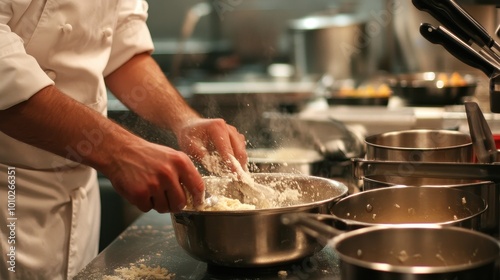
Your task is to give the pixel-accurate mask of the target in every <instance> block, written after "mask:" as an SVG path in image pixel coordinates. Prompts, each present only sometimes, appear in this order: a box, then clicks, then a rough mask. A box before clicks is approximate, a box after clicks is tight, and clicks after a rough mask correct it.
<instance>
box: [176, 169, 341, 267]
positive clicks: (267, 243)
mask: <svg viewBox="0 0 500 280" xmlns="http://www.w3.org/2000/svg"><path fill="white" fill-rule="evenodd" d="M252 177H253V178H254V179H255V181H256V182H258V183H262V184H267V185H270V184H269V182H278V184H275V185H276V188H278V189H280V188H287V187H288V188H297V187H299V188H300V189H301V191H302V197H301V202H300V203H298V204H295V205H292V206H288V207H280V208H269V209H258V210H244V211H203V212H199V211H182V212H180V213H176V214H172V223H173V227H174V232H175V237H176V240H177V242H178V243H179V245H180V246H181V247H182V248H183V249H184V250H185V251H186V252H187V253H188V254H189V255H191V256H192V257H193V258H195V259H197V260H200V261H203V262H206V263H209V264H215V265H219V266H227V267H254V266H268V265H276V264H282V263H286V262H292V261H295V260H298V259H302V258H304V257H306V256H310V255H312V254H313V253H315V252H317V251H318V250H320V249H321V248H323V247H324V245H321V244H319V243H318V241H317V240H316V239H314V238H312V237H310V236H307V235H305V234H304V233H303V232H302V231H300V230H298V229H293V228H290V227H288V226H286V225H283V224H282V223H281V222H280V218H281V215H282V214H285V213H324V214H326V213H328V211H329V209H330V208H331V206H332V204H333V203H335V202H336V201H337V200H339V199H340V198H342V197H344V196H346V195H347V187H346V186H345V185H344V184H342V183H339V182H337V181H334V180H330V179H325V178H319V177H314V176H305V175H297V174H279V173H258V174H252ZM210 183H211V182H210V180H209V179H208V178H205V184H206V187H207V188H210Z"/></svg>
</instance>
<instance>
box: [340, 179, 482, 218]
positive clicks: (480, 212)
mask: <svg viewBox="0 0 500 280" xmlns="http://www.w3.org/2000/svg"><path fill="white" fill-rule="evenodd" d="M403 188H433V189H434V188H442V189H449V190H450V191H451V192H453V191H454V192H457V193H458V192H461V193H465V192H466V193H468V194H471V193H469V192H467V191H464V190H461V189H458V188H449V187H446V186H432V185H424V186H407V185H394V186H390V187H384V188H377V189H371V190H366V191H362V192H358V193H354V194H351V195H349V196H347V197H343V198H341V199H339V200H338V201H337V202H336V203H335V205H334V206H333V207H332V208H331V210H330V212H331V215H332V216H333V217H335V218H336V219H339V220H341V221H346V223H347V224H348V225H349V223H351V222H352V224H353V225H356V226H358V225H359V226H365V227H369V226H387V227H391V226H396V225H408V224H410V225H437V226H449V225H454V224H460V223H461V222H464V221H466V220H470V219H472V218H475V217H478V216H480V215H481V214H483V213H484V212H486V210H487V209H488V204H487V203H486V201H484V199H483V198H482V197H480V196H477V195H475V194H471V195H474V196H477V198H478V199H480V200H481V201H482V202H483V206H484V207H482V209H481V211H478V212H477V213H474V214H473V215H470V216H467V217H464V218H461V219H456V220H449V221H442V222H432V223H400V224H397V223H368V222H363V221H357V220H354V219H346V218H341V217H338V216H337V215H335V214H333V210H334V208H335V206H336V205H338V204H339V203H341V202H342V201H349V199H351V197H356V196H366V193H368V194H369V193H371V192H383V191H387V190H391V189H403ZM447 191H448V190H447ZM351 200H352V199H351Z"/></svg>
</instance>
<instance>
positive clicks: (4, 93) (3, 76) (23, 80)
mask: <svg viewBox="0 0 500 280" xmlns="http://www.w3.org/2000/svg"><path fill="white" fill-rule="evenodd" d="M3 22H4V21H3V20H2V21H1V22H0V110H4V109H7V108H9V107H12V106H14V105H16V104H18V103H21V102H23V101H25V100H27V99H29V98H30V97H31V96H33V95H34V94H35V93H37V92H38V91H40V90H41V89H42V88H44V87H46V86H49V85H53V84H54V82H53V81H52V80H51V79H50V78H49V77H48V76H47V74H45V72H44V71H43V70H42V68H41V67H40V65H39V64H38V62H37V61H36V60H35V58H34V57H32V56H31V55H28V54H27V53H26V50H25V48H24V45H23V40H22V39H21V38H20V37H19V36H18V35H17V34H15V33H14V32H12V31H11V29H10V27H9V26H8V25H6V24H4V23H3Z"/></svg>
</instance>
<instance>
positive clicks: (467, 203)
mask: <svg viewBox="0 0 500 280" xmlns="http://www.w3.org/2000/svg"><path fill="white" fill-rule="evenodd" d="M487 207H488V206H487V205H486V203H485V201H484V200H483V199H482V198H481V197H480V196H478V195H476V194H474V193H471V192H468V191H465V190H460V189H454V188H447V187H436V186H418V187H416V186H393V187H387V188H380V189H375V190H370V191H364V192H360V193H356V194H352V195H350V196H348V197H345V198H343V199H341V200H339V201H338V202H337V203H335V205H334V206H333V207H332V210H331V213H332V215H333V216H332V218H331V219H332V220H333V221H334V224H336V225H339V226H344V225H345V226H346V228H347V229H353V228H359V227H365V226H373V225H394V224H435V225H453V226H461V227H465V228H470V229H479V228H480V226H481V219H480V218H481V217H480V215H481V214H482V213H484V212H485V211H486V209H487ZM325 219H327V218H325Z"/></svg>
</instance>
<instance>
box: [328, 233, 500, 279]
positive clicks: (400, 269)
mask: <svg viewBox="0 0 500 280" xmlns="http://www.w3.org/2000/svg"><path fill="white" fill-rule="evenodd" d="M391 229H402V230H403V229H423V230H425V229H429V230H443V231H458V232H463V233H466V234H470V235H477V236H478V237H479V238H482V239H484V240H486V241H488V242H490V243H491V245H495V247H496V251H497V254H496V256H491V257H489V258H485V259H483V260H480V261H475V262H470V263H464V264H458V265H446V266H444V265H443V266H409V265H394V264H387V263H379V262H371V261H364V260H361V259H358V258H354V257H350V256H348V255H345V254H344V253H342V252H339V250H338V249H337V247H338V245H339V244H340V242H342V241H344V240H346V239H348V238H352V237H354V236H358V235H362V234H364V235H366V234H367V233H369V232H373V231H380V230H383V231H384V230H385V231H388V230H391ZM327 246H328V247H331V248H333V249H335V251H336V252H337V254H338V255H339V257H340V260H341V261H344V262H346V263H349V264H352V265H356V266H360V267H363V268H367V269H372V270H376V271H383V272H395V273H410V274H432V273H449V272H458V271H464V270H468V269H472V268H476V267H481V266H483V265H486V264H490V263H492V262H494V261H495V260H497V259H499V257H500V241H498V240H496V239H495V238H493V237H491V236H489V235H486V234H484V233H481V232H478V231H473V230H470V229H465V228H460V227H449V226H440V225H429V224H400V225H391V226H387V225H376V226H371V227H365V228H360V229H355V230H352V231H348V232H345V233H343V234H341V235H338V236H335V237H333V238H331V239H330V240H329V241H328V244H327Z"/></svg>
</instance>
